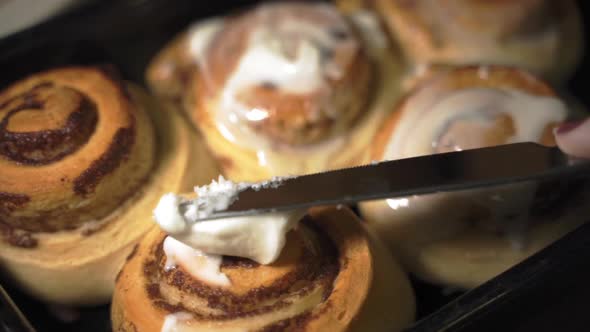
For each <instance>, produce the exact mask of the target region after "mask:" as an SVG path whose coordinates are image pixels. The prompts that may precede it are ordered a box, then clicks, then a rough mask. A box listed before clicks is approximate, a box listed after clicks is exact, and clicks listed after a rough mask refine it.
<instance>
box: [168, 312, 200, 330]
mask: <svg viewBox="0 0 590 332" xmlns="http://www.w3.org/2000/svg"><path fill="white" fill-rule="evenodd" d="M192 319H193V316H192V315H191V314H190V313H188V312H182V311H181V312H175V313H173V314H168V315H166V318H165V319H164V324H162V329H161V331H162V332H183V331H187V330H189V329H190V326H187V322H189V321H191V320H192ZM191 331H192V329H191Z"/></svg>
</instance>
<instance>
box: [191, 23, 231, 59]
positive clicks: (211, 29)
mask: <svg viewBox="0 0 590 332" xmlns="http://www.w3.org/2000/svg"><path fill="white" fill-rule="evenodd" d="M221 28H223V19H221V18H212V19H208V20H205V21H201V22H198V23H195V24H194V25H193V26H192V27H191V28H190V29H189V45H190V46H189V52H190V54H191V55H192V56H193V57H194V58H195V59H196V60H197V62H198V63H199V62H201V61H203V59H204V57H205V52H206V50H207V47H208V46H209V44H210V43H211V41H212V40H213V38H214V37H215V34H217V32H219V30H221Z"/></svg>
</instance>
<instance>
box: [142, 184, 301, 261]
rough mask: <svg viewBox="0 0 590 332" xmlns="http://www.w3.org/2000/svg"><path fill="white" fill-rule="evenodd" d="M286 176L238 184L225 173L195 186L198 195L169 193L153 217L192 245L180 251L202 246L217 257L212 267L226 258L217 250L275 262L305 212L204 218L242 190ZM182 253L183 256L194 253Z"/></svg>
mask: <svg viewBox="0 0 590 332" xmlns="http://www.w3.org/2000/svg"><path fill="white" fill-rule="evenodd" d="M284 179H285V178H284V177H282V178H280V177H275V178H272V179H271V180H269V181H265V182H260V183H253V184H250V183H233V182H231V181H227V180H225V179H224V178H223V177H221V176H220V177H219V180H218V181H213V182H212V183H211V184H210V185H208V186H202V187H196V188H195V192H196V193H197V198H195V199H193V200H188V199H183V198H181V197H179V196H176V195H174V194H166V195H164V196H163V197H162V198H161V199H160V202H159V203H158V206H157V207H156V209H155V210H154V218H155V220H156V222H157V223H158V224H159V225H160V227H161V228H162V229H163V230H164V231H166V232H168V233H169V234H171V235H172V236H173V237H174V239H175V240H178V241H180V242H182V243H184V244H185V245H188V246H190V247H186V248H184V249H182V248H180V249H178V250H188V249H187V248H190V249H191V250H197V251H198V252H199V255H198V256H199V257H205V258H207V259H209V260H211V261H212V262H210V264H211V265H212V266H213V265H215V264H218V263H220V262H221V260H220V259H221V258H220V257H219V262H217V261H216V260H217V259H218V258H217V257H215V256H212V255H229V256H239V257H245V258H249V259H252V260H254V261H256V262H258V263H261V264H270V263H272V262H273V261H275V260H276V259H277V258H278V257H279V255H280V253H281V250H282V249H283V247H284V245H285V241H286V234H287V233H288V232H289V231H290V230H291V229H293V228H294V227H295V226H296V225H297V222H298V221H299V220H300V219H301V217H302V216H303V215H304V213H305V212H304V211H299V210H298V211H287V212H277V213H268V214H263V215H259V216H250V217H237V218H226V219H216V220H209V221H199V220H200V219H203V218H207V217H208V216H210V215H211V214H212V213H214V212H215V211H222V210H225V209H226V208H227V207H228V206H229V205H231V204H232V203H233V202H234V201H235V200H236V199H237V198H238V195H239V192H240V191H242V190H244V189H246V188H252V189H253V190H260V189H262V188H276V187H278V186H280V184H281V183H282V181H283V180H284ZM180 242H179V243H180ZM176 247H179V246H176ZM175 252H178V251H175ZM182 252H183V253H184V254H183V255H181V256H182V257H189V256H190V255H188V254H186V252H184V251H182ZM191 252H192V251H191ZM203 253H206V254H207V255H203ZM178 257H180V256H178V255H177V258H176V259H174V258H170V257H169V259H172V262H174V261H176V260H177V259H178ZM190 257H192V256H190ZM200 259H201V258H200Z"/></svg>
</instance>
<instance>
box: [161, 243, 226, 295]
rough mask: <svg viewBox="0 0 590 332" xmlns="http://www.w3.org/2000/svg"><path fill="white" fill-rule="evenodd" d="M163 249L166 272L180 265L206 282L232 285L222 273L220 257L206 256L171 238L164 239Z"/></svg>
mask: <svg viewBox="0 0 590 332" xmlns="http://www.w3.org/2000/svg"><path fill="white" fill-rule="evenodd" d="M163 249H164V254H166V266H165V268H166V270H171V269H174V268H176V267H177V266H178V265H180V266H182V268H183V269H184V270H185V271H187V272H188V273H189V274H190V275H192V276H193V277H195V278H196V279H199V280H202V281H204V282H207V283H210V284H213V285H217V286H223V287H225V286H229V285H230V284H231V283H230V280H229V278H228V277H227V276H226V275H225V274H224V273H222V272H221V262H222V257H221V256H220V255H212V254H206V253H204V252H203V251H200V250H197V249H194V248H191V247H189V246H187V245H186V244H184V243H182V242H179V241H178V240H176V239H174V238H173V237H170V236H167V237H166V239H164V244H163Z"/></svg>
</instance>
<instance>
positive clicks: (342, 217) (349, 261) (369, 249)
mask: <svg viewBox="0 0 590 332" xmlns="http://www.w3.org/2000/svg"><path fill="white" fill-rule="evenodd" d="M324 232H325V233H324ZM164 236H165V235H163V234H162V233H159V232H158V231H154V232H151V233H150V234H149V235H148V238H146V240H145V241H142V243H141V245H140V247H139V249H138V253H137V255H135V256H134V257H133V258H132V259H131V260H130V261H129V262H128V263H127V264H126V266H125V267H124V269H123V271H122V273H121V276H120V277H119V278H118V282H117V288H116V291H115V295H114V299H113V306H112V320H113V329H114V330H119V329H120V330H121V331H131V329H130V327H131V326H135V327H136V328H137V329H139V330H141V331H159V330H160V329H161V327H162V324H163V322H164V320H165V318H166V315H168V314H170V313H177V312H188V313H191V315H192V318H191V322H192V326H194V328H195V329H197V330H198V329H200V328H210V329H212V330H219V331H223V330H227V329H231V328H232V327H235V326H239V327H241V328H247V329H250V330H265V331H266V330H272V329H280V330H286V331H299V330H306V331H322V330H324V328H326V327H330V329H334V330H335V331H341V330H350V329H352V330H367V328H369V329H371V330H372V331H379V330H393V331H396V330H399V329H401V328H402V327H404V326H405V325H406V324H408V323H409V320H411V318H412V317H413V314H414V300H413V295H412V293H411V289H410V288H409V284H408V281H407V279H405V276H404V275H403V274H402V273H401V271H400V270H398V269H397V268H395V265H394V264H393V263H392V261H391V260H390V259H391V258H390V257H389V256H388V254H387V253H386V252H385V251H383V250H382V248H381V247H380V245H375V244H374V243H373V242H372V240H369V237H368V235H367V234H366V233H365V231H364V230H363V229H362V227H361V224H360V223H358V221H357V220H356V219H355V218H354V217H353V215H352V214H351V212H349V211H345V210H344V209H343V211H337V210H335V209H324V210H321V211H320V210H316V211H315V212H312V213H311V217H310V219H308V221H305V222H303V224H301V225H300V227H299V229H298V231H294V232H291V233H290V234H289V237H288V241H287V245H286V247H285V249H284V250H283V253H282V254H281V257H280V258H279V260H278V261H277V262H275V263H273V264H271V265H268V266H261V265H257V264H236V263H235V262H233V263H231V264H223V266H222V272H224V273H226V275H228V277H229V278H230V280H231V281H232V285H231V286H229V288H228V289H220V288H218V287H212V286H208V285H206V284H204V283H202V282H199V281H197V280H196V279H194V278H191V277H190V276H189V275H187V274H186V273H185V272H183V271H182V270H181V269H177V270H176V271H172V272H166V273H164V274H162V272H163V266H162V263H161V260H162V257H161V249H158V248H161V243H162V240H163V238H164ZM310 245H311V246H310ZM333 246H336V247H335V248H334V247H333ZM312 248H313V249H312ZM310 249H311V250H312V251H309V250H310ZM224 259H225V260H227V258H224ZM234 260H236V259H235V258H234ZM237 260H238V261H242V260H241V259H237ZM375 264H380V266H375ZM381 264H383V266H381ZM377 272H379V273H380V274H379V275H378V276H377V275H375V273H377ZM158 275H159V277H158ZM154 278H156V279H154ZM154 282H156V283H154ZM180 298H182V300H181V302H180V303H179V302H177V301H178V299H180ZM385 301H388V302H389V303H388V304H385ZM377 302H378V303H377ZM367 309H371V310H370V311H367ZM206 313H208V314H206Z"/></svg>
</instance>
